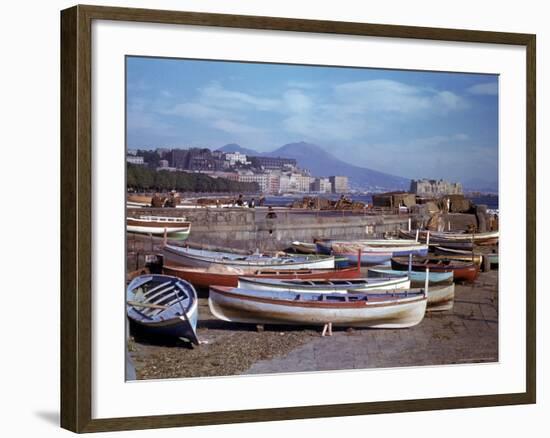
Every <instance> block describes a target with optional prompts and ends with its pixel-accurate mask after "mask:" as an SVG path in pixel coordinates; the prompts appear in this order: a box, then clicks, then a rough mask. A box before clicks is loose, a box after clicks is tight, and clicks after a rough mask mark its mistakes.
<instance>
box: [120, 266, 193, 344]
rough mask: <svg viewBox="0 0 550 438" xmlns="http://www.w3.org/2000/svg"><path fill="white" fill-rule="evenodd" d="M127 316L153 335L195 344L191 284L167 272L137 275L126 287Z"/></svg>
mask: <svg viewBox="0 0 550 438" xmlns="http://www.w3.org/2000/svg"><path fill="white" fill-rule="evenodd" d="M126 304H127V315H128V318H129V319H130V320H131V321H132V322H133V323H135V324H137V325H138V326H139V327H140V328H142V329H145V330H146V331H148V332H150V333H151V334H154V335H162V336H174V337H178V338H185V339H187V340H189V341H190V342H192V343H194V344H197V345H198V343H199V341H198V339H197V333H196V328H197V319H198V310H197V308H198V307H197V294H196V292H195V289H193V286H191V284H189V283H187V282H186V281H183V280H180V279H179V278H175V277H170V276H167V275H141V276H139V277H136V278H134V279H133V280H132V281H131V282H130V284H129V285H128V287H127V289H126Z"/></svg>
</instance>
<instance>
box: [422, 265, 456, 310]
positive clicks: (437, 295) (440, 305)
mask: <svg viewBox="0 0 550 438" xmlns="http://www.w3.org/2000/svg"><path fill="white" fill-rule="evenodd" d="M431 275H432V274H431V272H430V276H431ZM454 300H455V285H454V283H451V284H447V285H443V286H435V287H430V288H429V289H428V307H427V308H426V311H427V312H443V311H446V310H451V309H452V308H453V305H454Z"/></svg>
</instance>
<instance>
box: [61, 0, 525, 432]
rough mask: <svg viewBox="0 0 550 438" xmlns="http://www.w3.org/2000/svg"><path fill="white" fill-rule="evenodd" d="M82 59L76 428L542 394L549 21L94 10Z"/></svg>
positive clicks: (76, 46) (67, 163)
mask: <svg viewBox="0 0 550 438" xmlns="http://www.w3.org/2000/svg"><path fill="white" fill-rule="evenodd" d="M61 54H62V56H61V119H62V129H61V150H62V162H61V168H62V175H61V177H62V184H61V186H62V187H61V190H62V193H61V199H62V203H61V208H62V210H61V216H62V224H61V230H62V241H61V255H62V290H61V298H62V299H61V303H62V309H61V367H62V369H61V423H62V427H64V428H67V429H69V430H72V431H75V432H93V431H106V430H123V429H144V428H160V427H174V426H189V425H208V424H221V423H235V422H253V421H270V420H282V419H297V418H316V417H327V416H349V415H364V414H371V413H388V412H405V411H418V410H431V409H453V408H466V407H481V406H497V405H510V404H525V403H534V402H535V399H536V398H535V382H536V369H535V362H536V361H535V358H536V356H535V293H536V285H535V36H534V35H529V34H514V33H501V32H485V31H483V32H482V31H472V30H456V29H436V28H420V27H408V26H395V25H381V24H364V23H348V22H332V21H315V20H301V19H300V20H298V19H288V18H275V17H256V16H236V15H222V14H206V13H194V12H174V11H156V10H142V9H125V8H109V7H96V6H75V7H73V8H70V9H67V10H64V11H62V13H61ZM512 173H513V175H514V177H513V178H509V177H508V178H507V175H510V174H512ZM212 394H215V396H212Z"/></svg>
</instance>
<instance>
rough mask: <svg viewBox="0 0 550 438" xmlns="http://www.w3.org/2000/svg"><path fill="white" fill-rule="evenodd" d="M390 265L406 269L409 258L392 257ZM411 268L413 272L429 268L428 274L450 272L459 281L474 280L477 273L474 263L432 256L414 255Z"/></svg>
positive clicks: (407, 268) (477, 269)
mask: <svg viewBox="0 0 550 438" xmlns="http://www.w3.org/2000/svg"><path fill="white" fill-rule="evenodd" d="M391 265H392V268H393V269H395V270H397V271H408V270H409V258H408V257H394V258H392V259H391ZM411 268H412V270H413V271H415V272H425V271H426V269H428V268H429V270H430V275H431V274H432V273H435V272H452V273H453V277H454V280H459V281H474V280H475V279H476V278H477V275H478V273H479V266H477V265H476V264H475V263H472V262H462V261H460V260H449V259H445V258H432V257H414V258H413V259H412V264H411Z"/></svg>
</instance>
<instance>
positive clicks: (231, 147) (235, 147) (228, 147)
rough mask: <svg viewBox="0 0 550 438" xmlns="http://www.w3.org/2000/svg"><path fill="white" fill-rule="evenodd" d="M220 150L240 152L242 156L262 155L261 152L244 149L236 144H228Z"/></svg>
mask: <svg viewBox="0 0 550 438" xmlns="http://www.w3.org/2000/svg"><path fill="white" fill-rule="evenodd" d="M218 150H219V151H222V152H240V153H241V154H245V155H260V153H259V152H257V151H255V150H253V149H247V148H243V147H242V146H240V145H238V144H236V143H229V144H226V145H225V146H222V147H221V148H219V149H218Z"/></svg>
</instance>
